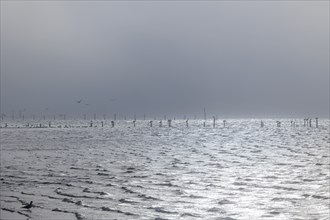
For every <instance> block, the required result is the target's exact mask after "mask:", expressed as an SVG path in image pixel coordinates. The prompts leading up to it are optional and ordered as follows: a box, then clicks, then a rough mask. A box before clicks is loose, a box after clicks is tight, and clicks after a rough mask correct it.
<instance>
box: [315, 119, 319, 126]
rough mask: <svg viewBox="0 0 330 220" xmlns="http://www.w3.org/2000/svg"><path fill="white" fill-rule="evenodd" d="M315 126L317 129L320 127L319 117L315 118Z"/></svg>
mask: <svg viewBox="0 0 330 220" xmlns="http://www.w3.org/2000/svg"><path fill="white" fill-rule="evenodd" d="M315 126H316V128H318V127H319V118H318V117H316V118H315Z"/></svg>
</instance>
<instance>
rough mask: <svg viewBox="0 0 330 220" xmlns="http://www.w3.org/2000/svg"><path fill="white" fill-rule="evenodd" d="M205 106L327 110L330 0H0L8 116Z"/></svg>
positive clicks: (268, 112)
mask: <svg viewBox="0 0 330 220" xmlns="http://www.w3.org/2000/svg"><path fill="white" fill-rule="evenodd" d="M79 99H82V103H81V104H77V103H75V101H76V100H79ZM113 99H116V100H113ZM86 103H88V104H90V105H89V106H87V105H85V104H86ZM204 106H205V107H206V108H207V110H208V112H210V114H218V115H219V116H221V115H231V116H244V117H245V116H274V115H281V116H290V117H291V116H305V115H307V116H315V115H318V116H325V117H327V116H328V114H329V113H328V112H329V1H288V2H285V1H281V2H276V1H264V2H260V1H234V2H229V1H219V2H214V1H209V2H196V1H179V2H173V1H169V2H166V1H158V2H150V1H136V2H134V1H125V2H117V1H109V2H106V1H98V2H94V1H70V2H64V1H46V2H40V1H1V110H2V111H3V112H6V111H9V112H10V111H11V110H14V109H16V110H18V109H20V108H21V109H23V108H26V109H27V111H30V112H36V113H38V112H39V113H41V112H42V111H43V110H44V109H45V108H46V107H47V108H49V111H52V112H57V113H58V112H67V113H69V112H75V113H77V114H82V113H85V112H89V113H92V112H97V113H102V114H103V113H106V114H110V113H113V112H121V113H123V114H133V113H142V112H146V113H148V114H165V113H168V114H202V112H203V107H204Z"/></svg>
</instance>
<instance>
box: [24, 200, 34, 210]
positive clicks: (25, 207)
mask: <svg viewBox="0 0 330 220" xmlns="http://www.w3.org/2000/svg"><path fill="white" fill-rule="evenodd" d="M31 207H32V201H31V202H30V204H28V205H25V206H23V207H22V208H23V209H30V208H31Z"/></svg>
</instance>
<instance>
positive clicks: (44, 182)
mask: <svg viewBox="0 0 330 220" xmlns="http://www.w3.org/2000/svg"><path fill="white" fill-rule="evenodd" d="M281 121H282V125H281V127H276V122H275V120H266V121H265V127H263V128H260V121H259V120H227V124H226V127H223V125H222V123H220V122H219V123H218V124H217V126H216V128H213V127H212V122H208V123H207V125H206V127H203V122H202V121H198V120H196V121H191V122H190V123H189V127H188V128H187V127H186V124H185V121H179V120H176V121H173V122H172V124H173V127H172V128H169V127H167V126H165V123H163V127H158V122H156V121H155V122H154V126H153V127H149V125H148V123H147V121H137V123H136V127H133V124H132V122H130V121H117V122H116V126H115V127H114V128H111V125H110V122H109V121H106V122H105V126H104V127H101V126H100V122H96V123H95V124H94V125H97V127H93V128H91V127H86V126H84V125H87V121H57V122H53V126H54V127H53V128H24V127H23V124H20V123H17V124H16V125H15V126H14V127H13V128H2V129H1V179H0V182H1V196H0V200H1V213H2V214H1V218H2V219H4V218H9V217H10V216H16V217H21V218H22V219H26V218H27V217H30V218H31V219H46V218H53V219H59V218H62V219H226V220H231V219H297V220H298V219H329V214H330V213H329V201H330V196H329V194H330V193H329V183H330V182H329V181H330V173H329V172H330V171H329V169H330V166H329V162H330V152H329V144H330V139H329V120H320V121H319V124H320V125H319V128H315V125H314V127H311V128H310V127H304V126H303V124H302V122H303V120H302V119H301V120H298V127H291V126H290V120H281ZM24 123H26V122H24ZM31 124H33V122H31ZM65 124H66V125H68V128H64V127H63V125H65ZM1 125H2V126H4V123H1ZM58 125H62V127H61V128H58V127H57V126H58ZM16 126H18V127H22V128H16ZM29 201H33V202H34V207H32V208H31V210H27V211H26V210H24V209H22V208H21V206H22V205H23V204H25V203H27V202H29Z"/></svg>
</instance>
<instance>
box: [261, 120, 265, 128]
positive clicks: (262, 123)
mask: <svg viewBox="0 0 330 220" xmlns="http://www.w3.org/2000/svg"><path fill="white" fill-rule="evenodd" d="M260 127H261V128H263V127H264V122H263V121H262V120H261V122H260Z"/></svg>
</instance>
